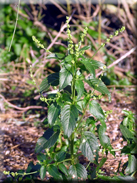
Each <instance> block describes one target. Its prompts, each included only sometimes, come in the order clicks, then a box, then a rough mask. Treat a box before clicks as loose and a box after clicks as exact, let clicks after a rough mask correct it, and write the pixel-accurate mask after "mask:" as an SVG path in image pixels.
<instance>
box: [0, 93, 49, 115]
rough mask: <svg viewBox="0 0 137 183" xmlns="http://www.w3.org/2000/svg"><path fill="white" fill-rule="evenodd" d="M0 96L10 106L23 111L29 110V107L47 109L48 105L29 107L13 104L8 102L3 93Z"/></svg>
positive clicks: (30, 107)
mask: <svg viewBox="0 0 137 183" xmlns="http://www.w3.org/2000/svg"><path fill="white" fill-rule="evenodd" d="M0 97H1V98H2V99H3V100H4V102H6V103H7V104H8V105H9V106H11V107H13V108H15V109H18V110H21V111H23V112H25V111H28V110H29V109H45V110H47V107H42V106H28V107H17V106H16V105H13V104H11V103H10V102H8V101H7V100H6V99H5V98H4V97H3V95H1V94H0Z"/></svg>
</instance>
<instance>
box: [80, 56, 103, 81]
mask: <svg viewBox="0 0 137 183" xmlns="http://www.w3.org/2000/svg"><path fill="white" fill-rule="evenodd" d="M80 62H81V63H83V64H84V66H85V67H86V69H87V70H88V71H89V72H90V74H91V75H92V76H93V77H94V78H95V69H98V68H102V69H103V66H104V64H103V63H102V62H99V61H96V60H91V59H89V58H84V57H83V59H81V60H80Z"/></svg>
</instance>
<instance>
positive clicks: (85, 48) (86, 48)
mask: <svg viewBox="0 0 137 183" xmlns="http://www.w3.org/2000/svg"><path fill="white" fill-rule="evenodd" d="M89 48H91V46H90V45H89V46H84V47H83V48H81V49H80V50H79V51H81V50H88V49H89Z"/></svg>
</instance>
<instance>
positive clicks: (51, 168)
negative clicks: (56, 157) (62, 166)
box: [47, 165, 62, 180]
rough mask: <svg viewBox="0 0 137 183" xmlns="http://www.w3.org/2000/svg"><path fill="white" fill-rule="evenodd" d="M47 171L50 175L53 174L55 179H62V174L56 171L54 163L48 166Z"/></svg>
mask: <svg viewBox="0 0 137 183" xmlns="http://www.w3.org/2000/svg"><path fill="white" fill-rule="evenodd" d="M47 169H48V172H49V174H50V175H51V176H53V178H54V179H56V180H62V175H61V174H60V172H59V171H58V169H57V167H56V166H55V165H49V166H48V168H47Z"/></svg>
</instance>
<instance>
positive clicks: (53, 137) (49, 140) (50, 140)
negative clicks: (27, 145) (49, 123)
mask: <svg viewBox="0 0 137 183" xmlns="http://www.w3.org/2000/svg"><path fill="white" fill-rule="evenodd" d="M59 133H60V131H59V130H57V131H55V132H54V131H53V128H49V129H48V130H46V131H45V132H44V134H43V136H42V137H40V138H39V139H38V141H37V144H36V147H35V152H36V153H39V152H41V151H42V150H43V149H46V148H50V147H52V146H53V145H54V144H55V143H56V141H57V139H58V136H59Z"/></svg>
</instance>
